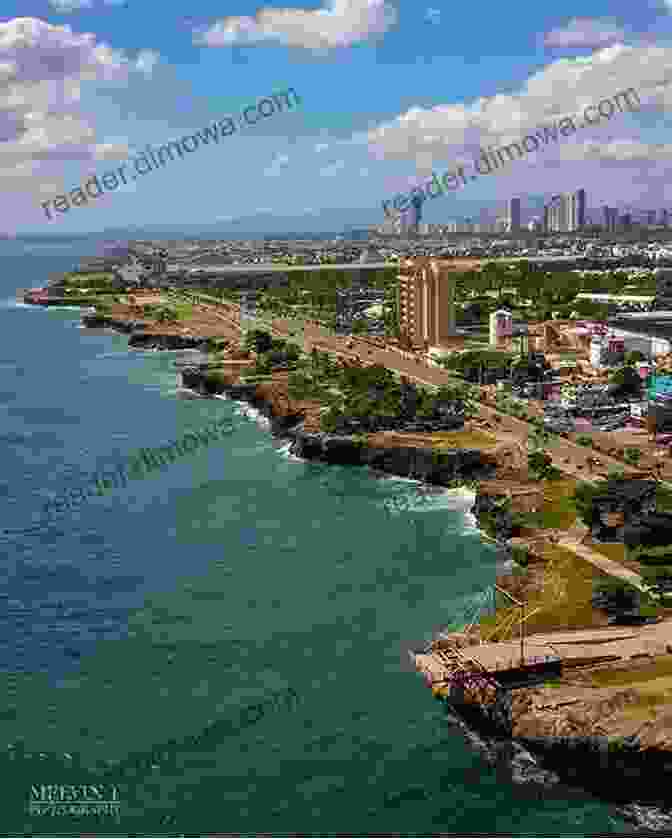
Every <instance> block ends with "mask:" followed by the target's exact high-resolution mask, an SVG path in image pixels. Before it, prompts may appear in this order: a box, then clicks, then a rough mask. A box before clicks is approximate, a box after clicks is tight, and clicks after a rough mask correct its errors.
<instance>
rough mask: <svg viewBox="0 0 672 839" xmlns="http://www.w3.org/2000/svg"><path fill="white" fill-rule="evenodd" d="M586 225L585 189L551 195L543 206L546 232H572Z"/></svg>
mask: <svg viewBox="0 0 672 839" xmlns="http://www.w3.org/2000/svg"><path fill="white" fill-rule="evenodd" d="M585 226H586V190H585V189H579V190H577V191H576V192H565V193H562V195H553V196H552V198H551V200H550V203H549V204H547V205H546V207H544V230H545V232H546V233H574V232H576V231H579V230H583V228H584V227H585Z"/></svg>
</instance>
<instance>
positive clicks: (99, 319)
mask: <svg viewBox="0 0 672 839" xmlns="http://www.w3.org/2000/svg"><path fill="white" fill-rule="evenodd" d="M82 323H83V324H84V326H88V327H107V328H109V329H116V330H117V331H118V332H124V333H130V332H133V331H134V330H135V329H137V324H136V323H135V322H134V321H128V320H117V319H116V318H110V317H105V316H104V315H82Z"/></svg>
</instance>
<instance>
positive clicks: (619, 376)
mask: <svg viewBox="0 0 672 839" xmlns="http://www.w3.org/2000/svg"><path fill="white" fill-rule="evenodd" d="M609 384H610V385H611V386H612V387H611V388H610V392H611V393H612V394H613V395H619V396H635V397H637V396H640V395H641V393H642V380H641V378H640V376H639V374H638V373H637V371H636V370H635V369H634V367H629V366H627V365H626V366H625V367H620V368H619V369H618V370H615V371H614V372H613V373H612V374H611V376H610V377H609Z"/></svg>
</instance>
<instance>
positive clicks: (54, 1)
mask: <svg viewBox="0 0 672 839" xmlns="http://www.w3.org/2000/svg"><path fill="white" fill-rule="evenodd" d="M49 5H50V6H51V8H52V9H55V10H56V11H57V12H60V13H61V14H64V15H66V14H69V13H70V12H76V11H78V10H79V9H90V8H91V6H92V5H93V3H92V2H91V0H49Z"/></svg>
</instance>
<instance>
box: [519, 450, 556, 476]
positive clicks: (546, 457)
mask: <svg viewBox="0 0 672 839" xmlns="http://www.w3.org/2000/svg"><path fill="white" fill-rule="evenodd" d="M527 467H528V469H529V471H530V476H531V477H532V479H533V480H535V481H541V480H544V479H545V480H549V481H552V480H558V479H559V478H561V477H562V472H561V471H560V470H559V469H558V468H557V467H556V466H553V458H552V457H551V456H550V454H547V453H546V452H544V451H542V450H541V449H538V450H537V451H533V452H530V454H528V456H527Z"/></svg>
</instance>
